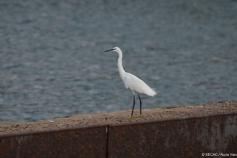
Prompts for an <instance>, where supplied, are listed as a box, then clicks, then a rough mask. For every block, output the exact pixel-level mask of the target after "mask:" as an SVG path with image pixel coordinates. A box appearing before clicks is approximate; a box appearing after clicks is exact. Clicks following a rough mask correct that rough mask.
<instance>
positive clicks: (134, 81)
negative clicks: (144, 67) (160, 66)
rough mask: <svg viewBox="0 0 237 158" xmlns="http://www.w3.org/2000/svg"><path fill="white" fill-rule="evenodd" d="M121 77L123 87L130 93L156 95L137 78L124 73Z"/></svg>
mask: <svg viewBox="0 0 237 158" xmlns="http://www.w3.org/2000/svg"><path fill="white" fill-rule="evenodd" d="M121 77H122V80H123V82H124V85H125V87H126V88H129V89H130V90H131V91H132V92H136V93H140V94H146V95H148V96H154V95H156V92H155V91H154V90H153V89H152V88H151V87H149V86H148V85H147V84H146V83H145V82H144V81H143V80H141V79H140V78H138V77H137V76H135V75H133V74H130V73H127V72H125V74H124V75H123V76H121Z"/></svg>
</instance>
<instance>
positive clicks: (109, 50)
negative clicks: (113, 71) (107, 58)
mask: <svg viewBox="0 0 237 158" xmlns="http://www.w3.org/2000/svg"><path fill="white" fill-rule="evenodd" d="M113 50H115V49H108V50H105V51H104V52H110V51H113Z"/></svg>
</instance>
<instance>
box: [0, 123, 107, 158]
mask: <svg viewBox="0 0 237 158" xmlns="http://www.w3.org/2000/svg"><path fill="white" fill-rule="evenodd" d="M105 155H106V127H103V126H102V127H91V128H83V129H70V130H61V131H51V132H42V133H34V134H32V133H28V134H25V135H18V136H10V137H3V138H0V158H75V157H80V158H104V157H105Z"/></svg>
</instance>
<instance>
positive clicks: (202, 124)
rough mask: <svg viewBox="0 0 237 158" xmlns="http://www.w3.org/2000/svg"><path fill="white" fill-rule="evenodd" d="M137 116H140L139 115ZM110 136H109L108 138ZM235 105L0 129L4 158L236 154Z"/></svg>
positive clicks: (95, 116) (0, 156)
mask: <svg viewBox="0 0 237 158" xmlns="http://www.w3.org/2000/svg"><path fill="white" fill-rule="evenodd" d="M135 113H136V114H138V111H135ZM106 131H109V132H106ZM236 142H237V102H233V101H226V102H218V103H209V104H206V105H199V106H186V107H173V108H158V109H146V110H144V112H143V116H142V117H136V115H135V118H133V119H130V111H121V112H114V113H109V114H105V113H102V114H93V115H78V116H73V117H70V118H58V119H55V120H54V122H51V121H47V120H45V121H39V122H31V123H14V122H13V123H0V158H15V157H16V158H28V157H29V158H38V157H40V158H44V157H47V158H51V157H59V158H60V157H71V158H74V157H82V158H83V157H89V158H90V157H97V158H100V157H110V158H121V157H122V158H126V157H128V158H133V157H136V158H139V157H146V158H147V157H148V158H149V157H150V158H152V157H155V158H156V157H201V153H202V152H203V153H205V152H234V153H237V143H236Z"/></svg>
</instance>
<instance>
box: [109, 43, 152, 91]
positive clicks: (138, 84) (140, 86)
mask: <svg viewBox="0 0 237 158" xmlns="http://www.w3.org/2000/svg"><path fill="white" fill-rule="evenodd" d="M111 50H113V51H115V52H117V53H118V70H119V74H120V77H121V79H122V80H123V82H124V85H125V87H126V88H128V89H130V90H131V91H132V92H133V93H139V94H146V95H148V96H154V95H156V92H155V91H154V90H153V89H152V88H151V87H149V86H148V85H147V84H146V83H145V82H144V81H143V80H141V79H140V78H138V77H137V76H135V75H133V74H130V73H128V72H125V70H124V68H123V64H122V58H123V53H122V51H121V49H120V48H118V47H114V48H113V49H111Z"/></svg>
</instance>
